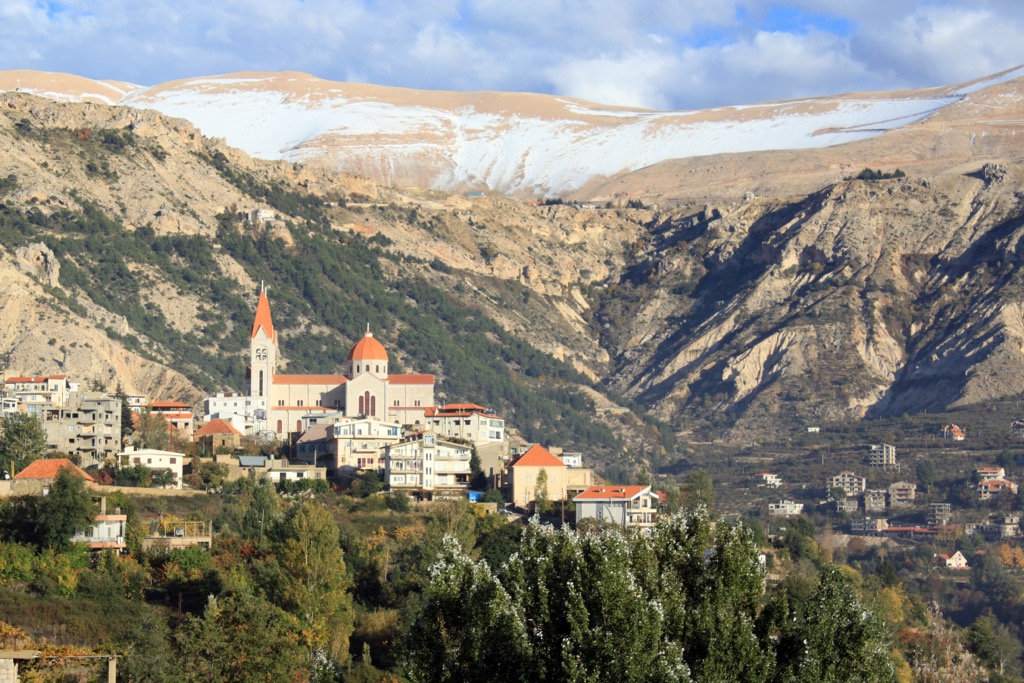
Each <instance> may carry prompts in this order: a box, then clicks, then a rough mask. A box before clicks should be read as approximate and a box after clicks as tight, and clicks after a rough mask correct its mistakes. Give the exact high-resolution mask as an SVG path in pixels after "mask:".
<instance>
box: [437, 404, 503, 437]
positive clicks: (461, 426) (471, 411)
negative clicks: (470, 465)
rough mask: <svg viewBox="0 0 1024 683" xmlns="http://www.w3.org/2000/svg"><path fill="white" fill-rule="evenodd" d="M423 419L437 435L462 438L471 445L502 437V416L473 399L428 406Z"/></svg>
mask: <svg viewBox="0 0 1024 683" xmlns="http://www.w3.org/2000/svg"><path fill="white" fill-rule="evenodd" d="M424 421H425V423H426V424H427V425H428V426H429V427H430V428H431V430H433V431H434V432H436V433H437V434H438V435H439V436H442V437H453V436H454V437H458V438H460V439H466V440H467V441H469V442H471V443H472V444H473V445H481V444H485V443H500V442H502V441H504V440H505V420H504V419H502V418H501V417H499V416H498V415H495V414H494V413H493V412H491V411H489V410H487V409H486V408H484V407H483V406H478V405H477V404H475V403H449V404H448V405H445V406H441V407H440V408H428V409H427V411H426V416H425V420H424Z"/></svg>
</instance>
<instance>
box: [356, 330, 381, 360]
mask: <svg viewBox="0 0 1024 683" xmlns="http://www.w3.org/2000/svg"><path fill="white" fill-rule="evenodd" d="M348 359H349V360H358V361H368V360H382V361H385V362H386V361H387V359H388V352H387V351H385V350H384V345H383V344H381V343H380V342H379V341H377V340H376V339H374V338H373V332H370V331H369V330H367V331H366V335H365V336H364V337H363V338H362V339H360V340H359V341H358V342H356V345H355V346H353V347H352V350H351V351H349V352H348Z"/></svg>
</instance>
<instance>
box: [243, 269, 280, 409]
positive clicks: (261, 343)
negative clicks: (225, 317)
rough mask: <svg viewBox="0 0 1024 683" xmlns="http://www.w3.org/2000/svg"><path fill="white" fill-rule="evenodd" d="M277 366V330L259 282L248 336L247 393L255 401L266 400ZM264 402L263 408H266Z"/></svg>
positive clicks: (268, 302)
mask: <svg viewBox="0 0 1024 683" xmlns="http://www.w3.org/2000/svg"><path fill="white" fill-rule="evenodd" d="M276 367H277V332H275V331H274V321H273V319H272V318H271V317H270V301H269V300H268V299H267V290H266V289H265V288H264V287H263V285H262V283H261V284H260V298H259V300H258V301H257V302H256V318H255V319H254V320H253V322H252V334H251V335H250V336H249V368H250V374H249V395H250V396H252V397H253V398H254V399H256V400H257V401H259V400H262V401H264V402H265V401H267V400H269V397H270V386H271V384H273V382H274V369H275V368H276ZM266 405H267V404H266V403H264V404H263V406H262V407H263V408H266Z"/></svg>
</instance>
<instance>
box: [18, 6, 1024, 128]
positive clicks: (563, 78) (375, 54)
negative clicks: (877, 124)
mask: <svg viewBox="0 0 1024 683" xmlns="http://www.w3.org/2000/svg"><path fill="white" fill-rule="evenodd" d="M1021 35H1024V3H1021V2H1020V0H991V1H985V0H974V1H971V2H968V1H966V0H964V1H960V0H957V1H953V0H934V1H931V2H925V1H913V0H884V1H879V0H859V1H854V2H851V1H850V0H817V1H811V0H793V1H791V2H786V3H779V2H773V1H769V0H687V1H686V2H683V1H682V0H517V1H510V0H411V1H407V0H394V1H391V2H382V1H375V0H142V1H141V2H131V1H128V2H126V1H124V0H67V1H63V2H56V1H51V2H46V1H44V0H3V2H2V3H0V69H39V70H45V71H63V72H68V73H75V74H78V75H82V76H88V77H90V78H98V79H113V80H123V81H130V82H133V83H138V84H141V85H154V84H157V83H160V82H163V81H168V80H172V79H177V78H188V77H193V76H206V75H213V74H221V73H228V72H233V71H248V70H258V71H305V72H308V73H311V74H314V75H316V76H319V77H321V78H327V79H331V80H338V81H360V82H368V83H376V84H380V85H394V86H403V87H409V88H422V89H447V90H506V91H525V92H541V93H551V94H557V95H566V96H572V97H581V98H584V99H589V100H593V101H597V102H604V103H609V104H620V105H632V106H640V107H649V108H655V109H693V108H706V107H714V106H720V105H729V104H742V103H751V102H760V101H767V100H777V99H786V98H793V97H801V96H806V95H823V94H830V93H841V92H850V91H857V90H892V89H900V88H915V87H924V86H932V85H946V84H950V83H956V82H960V81H965V80H970V79H972V78H977V77H980V76H984V75H988V74H991V73H994V72H996V71H1000V70H1003V69H1007V68H1010V67H1013V66H1018V65H1020V64H1024V41H1022V40H1020V38H1019V36H1021Z"/></svg>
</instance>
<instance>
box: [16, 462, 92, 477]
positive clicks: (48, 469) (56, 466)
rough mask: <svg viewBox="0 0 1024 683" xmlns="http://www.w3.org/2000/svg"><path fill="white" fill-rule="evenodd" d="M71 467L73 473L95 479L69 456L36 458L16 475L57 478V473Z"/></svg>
mask: <svg viewBox="0 0 1024 683" xmlns="http://www.w3.org/2000/svg"><path fill="white" fill-rule="evenodd" d="M65 468H66V469H70V470H71V473H72V474H74V475H77V476H79V477H81V478H82V479H85V480H86V481H94V479H93V478H92V477H90V476H89V475H88V474H86V473H85V471H84V470H82V468H80V467H79V466H78V465H76V464H75V463H73V462H71V461H70V460H68V459H67V458H48V459H45V460H36V461H35V462H32V463H30V464H29V465H28V467H26V468H25V469H23V470H22V471H21V472H18V473H17V474H16V475H14V478H15V479H56V478H57V474H59V473H60V471H61V470H63V469H65Z"/></svg>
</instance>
